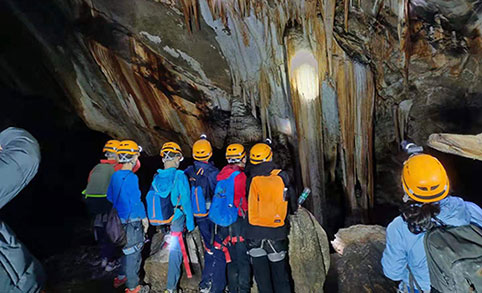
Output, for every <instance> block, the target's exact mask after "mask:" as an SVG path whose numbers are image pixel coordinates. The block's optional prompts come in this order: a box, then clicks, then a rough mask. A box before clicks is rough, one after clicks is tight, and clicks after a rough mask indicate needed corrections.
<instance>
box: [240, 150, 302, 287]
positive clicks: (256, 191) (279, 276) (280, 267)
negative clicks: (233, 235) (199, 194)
mask: <svg viewBox="0 0 482 293" xmlns="http://www.w3.org/2000/svg"><path fill="white" fill-rule="evenodd" d="M272 159H273V151H272V149H271V147H270V146H269V145H268V144H266V143H258V144H255V145H254V146H253V147H252V148H251V150H250V155H249V161H250V163H251V164H252V165H251V166H250V168H249V169H248V170H247V174H246V175H247V180H246V189H247V194H248V225H247V228H246V244H247V247H248V253H249V255H250V258H251V264H252V266H253V272H254V278H255V280H256V284H257V285H258V290H259V292H260V293H274V292H276V293H284V292H292V289H291V284H290V283H291V282H290V279H291V277H290V275H289V267H288V266H289V264H288V260H287V254H288V232H289V226H288V221H287V220H288V219H287V214H288V205H289V206H290V208H291V211H292V212H295V211H296V209H297V204H296V198H295V195H294V190H293V189H292V187H291V185H290V179H289V176H288V174H287V173H286V172H284V171H281V170H280V169H277V168H276V166H275V164H274V163H273V161H272Z"/></svg>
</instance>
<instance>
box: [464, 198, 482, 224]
mask: <svg viewBox="0 0 482 293" xmlns="http://www.w3.org/2000/svg"><path fill="white" fill-rule="evenodd" d="M465 206H466V207H467V210H468V211H469V213H470V222H471V223H474V224H476V225H478V226H479V227H482V209H481V208H480V207H479V206H478V205H476V204H475V203H473V202H470V201H466V202H465Z"/></svg>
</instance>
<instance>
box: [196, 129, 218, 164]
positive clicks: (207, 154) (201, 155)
mask: <svg viewBox="0 0 482 293" xmlns="http://www.w3.org/2000/svg"><path fill="white" fill-rule="evenodd" d="M212 155H213V148H212V147H211V143H210V142H209V141H208V140H207V136H206V135H204V134H203V135H201V139H199V140H197V141H196V142H195V143H194V144H193V145H192V156H193V158H194V159H195V160H197V161H207V160H209V159H210V158H211V156H212Z"/></svg>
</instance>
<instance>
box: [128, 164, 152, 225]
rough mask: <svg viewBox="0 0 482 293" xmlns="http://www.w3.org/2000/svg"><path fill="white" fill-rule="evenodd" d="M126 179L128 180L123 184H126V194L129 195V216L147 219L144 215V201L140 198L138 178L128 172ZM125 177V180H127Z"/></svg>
mask: <svg viewBox="0 0 482 293" xmlns="http://www.w3.org/2000/svg"><path fill="white" fill-rule="evenodd" d="M127 179H128V180H129V182H126V183H125V185H127V186H128V188H129V192H128V194H129V195H130V196H131V198H132V200H131V202H130V203H131V204H132V207H131V213H132V215H131V216H130V217H131V218H141V219H147V215H146V209H145V207H144V203H143V202H142V200H141V190H140V189H139V178H138V177H137V176H136V175H134V174H132V173H130V174H129V175H127ZM127 179H126V180H127Z"/></svg>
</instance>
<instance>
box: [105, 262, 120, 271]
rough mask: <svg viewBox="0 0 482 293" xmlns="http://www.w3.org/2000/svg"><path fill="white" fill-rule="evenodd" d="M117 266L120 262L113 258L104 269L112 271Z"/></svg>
mask: <svg viewBox="0 0 482 293" xmlns="http://www.w3.org/2000/svg"><path fill="white" fill-rule="evenodd" d="M118 267H120V262H119V261H117V260H113V261H111V262H109V263H108V264H107V265H106V266H105V271H106V272H112V271H113V270H115V269H117V268H118Z"/></svg>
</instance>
